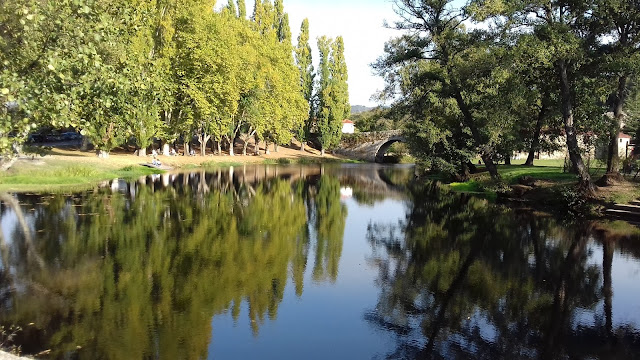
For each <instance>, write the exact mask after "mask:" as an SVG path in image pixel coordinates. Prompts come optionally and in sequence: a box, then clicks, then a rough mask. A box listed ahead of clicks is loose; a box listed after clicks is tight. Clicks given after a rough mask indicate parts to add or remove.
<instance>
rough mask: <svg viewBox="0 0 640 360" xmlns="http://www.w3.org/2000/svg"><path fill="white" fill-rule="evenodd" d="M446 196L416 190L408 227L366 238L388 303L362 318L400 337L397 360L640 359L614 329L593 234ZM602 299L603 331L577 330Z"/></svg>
mask: <svg viewBox="0 0 640 360" xmlns="http://www.w3.org/2000/svg"><path fill="white" fill-rule="evenodd" d="M443 192H444V191H443V190H442V189H440V188H439V187H438V186H436V185H433V184H432V185H429V186H425V187H420V188H414V189H412V190H411V192H410V193H411V197H412V200H411V202H410V209H409V211H408V215H407V218H406V221H403V222H402V223H401V224H371V225H370V226H369V229H368V234H367V237H368V239H369V241H370V243H371V245H372V248H373V250H374V251H373V260H374V262H375V263H376V264H378V268H379V276H378V282H377V283H378V284H379V286H380V288H381V292H380V297H379V300H378V304H377V307H376V309H375V310H373V311H371V312H369V313H367V314H366V315H365V318H366V319H367V320H368V321H370V322H371V323H372V324H375V325H376V326H379V327H381V328H384V329H387V330H388V331H391V332H394V333H395V334H396V338H397V348H396V350H395V352H393V353H390V354H388V357H389V358H446V359H452V358H460V359H463V358H465V359H466V358H484V359H497V358H514V359H520V358H532V359H533V358H539V359H552V358H611V359H614V358H632V357H633V356H635V355H637V354H638V353H639V351H640V335H639V334H640V333H639V332H638V329H637V328H630V327H629V326H626V327H625V326H621V327H618V328H615V329H614V328H613V327H612V320H611V317H612V305H611V304H612V302H611V298H612V289H611V264H612V256H613V246H614V244H613V242H612V241H611V239H607V238H606V237H604V236H603V235H602V234H599V233H597V232H594V231H592V229H591V227H590V225H588V224H573V225H564V224H559V223H557V222H556V221H554V220H553V219H552V218H549V217H543V216H537V215H534V214H531V213H530V212H522V213H516V212H512V211H507V210H505V209H503V208H499V207H496V206H492V205H490V204H489V203H488V202H487V201H485V200H482V199H478V198H474V197H468V196H457V195H454V194H446V193H443ZM514 214H515V215H514ZM593 240H597V241H600V242H602V244H603V249H604V251H603V253H604V259H603V262H602V264H598V265H596V264H592V263H589V262H588V259H589V255H590V252H591V250H590V248H589V244H590V241H593ZM603 278H604V279H603ZM603 298H604V299H603ZM603 300H604V308H605V309H604V314H605V317H606V319H605V324H602V325H601V324H598V323H596V324H593V325H584V324H582V323H579V325H577V324H578V322H577V321H576V319H577V316H578V313H579V312H580V311H581V310H591V311H594V310H595V307H596V306H597V304H598V303H599V302H600V301H603Z"/></svg>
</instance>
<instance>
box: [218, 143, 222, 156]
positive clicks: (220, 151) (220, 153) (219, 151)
mask: <svg viewBox="0 0 640 360" xmlns="http://www.w3.org/2000/svg"><path fill="white" fill-rule="evenodd" d="M217 143H218V156H222V139H220V140H218V141H217Z"/></svg>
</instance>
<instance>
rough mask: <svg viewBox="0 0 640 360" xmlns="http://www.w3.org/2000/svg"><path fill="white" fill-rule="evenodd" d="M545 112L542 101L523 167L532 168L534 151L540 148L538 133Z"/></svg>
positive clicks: (545, 108) (545, 107) (544, 105)
mask: <svg viewBox="0 0 640 360" xmlns="http://www.w3.org/2000/svg"><path fill="white" fill-rule="evenodd" d="M546 112H547V106H546V103H545V101H544V99H543V100H542V106H541V107H540V111H539V112H538V119H537V120H536V127H535V129H534V130H533V136H532V139H531V148H530V149H529V156H527V161H525V162H524V165H525V166H533V160H534V158H535V156H536V151H538V147H540V132H541V131H542V123H543V121H544V117H545V115H546Z"/></svg>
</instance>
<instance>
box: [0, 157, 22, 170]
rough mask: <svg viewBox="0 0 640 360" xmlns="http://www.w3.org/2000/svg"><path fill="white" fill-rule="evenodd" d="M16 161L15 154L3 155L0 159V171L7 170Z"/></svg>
mask: <svg viewBox="0 0 640 360" xmlns="http://www.w3.org/2000/svg"><path fill="white" fill-rule="evenodd" d="M16 161H18V157H17V156H9V157H7V156H3V157H2V159H0V171H7V170H9V169H10V168H11V167H12V166H13V164H15V162H16Z"/></svg>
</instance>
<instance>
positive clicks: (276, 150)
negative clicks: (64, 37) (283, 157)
mask: <svg viewBox="0 0 640 360" xmlns="http://www.w3.org/2000/svg"><path fill="white" fill-rule="evenodd" d="M273 152H278V143H275V142H274V143H273Z"/></svg>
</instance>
